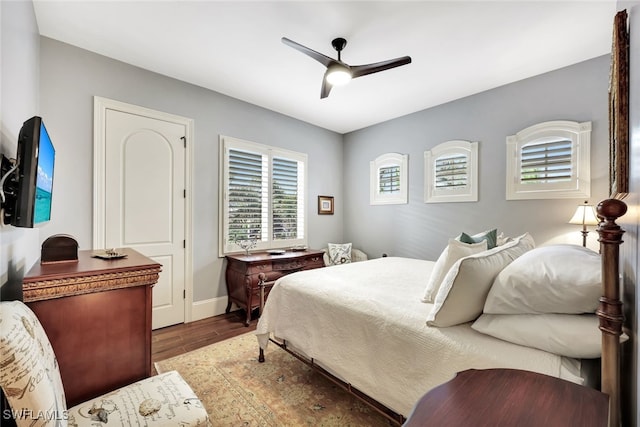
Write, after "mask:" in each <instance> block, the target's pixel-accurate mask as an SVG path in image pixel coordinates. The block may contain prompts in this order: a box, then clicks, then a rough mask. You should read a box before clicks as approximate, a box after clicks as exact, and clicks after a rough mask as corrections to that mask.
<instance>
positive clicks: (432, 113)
mask: <svg viewBox="0 0 640 427" xmlns="http://www.w3.org/2000/svg"><path fill="white" fill-rule="evenodd" d="M498 72H499V71H498ZM608 81H609V56H608V55H607V56H603V57H600V58H596V59H593V60H590V61H586V62H583V63H580V64H577V65H574V66H571V67H567V68H564V69H561V70H557V71H554V72H550V73H547V74H544V75H540V76H536V77H533V78H530V79H527V80H523V81H519V82H516V83H513V84H510V85H507V86H503V87H499V88H497V89H493V90H490V91H487V92H483V93H479V94H476V95H473V96H469V97H467V98H463V99H460V100H456V101H453V102H450V103H447V104H444V105H440V106H437V107H434V108H430V109H427V110H424V111H420V112H417V113H414V114H411V115H407V116H404V117H401V118H398V119H395V120H391V121H388V122H385V123H381V124H378V125H375V126H372V127H369V128H366V129H363V130H360V131H357V132H352V133H349V134H347V135H345V138H344V171H345V172H344V174H345V189H344V193H345V194H346V195H348V198H347V200H346V206H345V219H344V230H345V239H346V240H348V241H353V242H354V245H356V246H357V247H361V248H362V249H363V250H364V251H365V252H367V253H369V254H370V256H380V255H381V254H382V253H387V254H389V255H401V256H410V257H418V258H427V259H436V258H437V257H438V255H439V254H440V252H441V251H442V249H443V248H444V247H445V245H446V243H447V239H448V238H450V237H454V236H456V235H458V234H460V232H461V231H465V232H467V233H476V232H480V231H483V230H486V229H489V228H496V227H497V228H498V230H499V231H503V232H504V233H505V234H506V235H510V236H515V235H519V234H522V233H524V232H529V233H531V235H532V236H533V238H534V239H535V241H536V243H537V244H543V243H549V242H558V241H563V242H569V243H576V244H581V235H580V233H579V228H577V227H576V226H573V225H569V224H567V221H568V220H569V218H570V217H571V215H573V213H574V211H575V209H576V205H577V204H579V203H582V202H583V200H581V199H560V200H523V201H506V200H505V173H506V155H505V153H506V137H507V136H508V135H513V134H515V133H516V132H518V131H520V130H522V129H524V128H526V127H528V126H531V125H533V124H536V123H539V122H543V121H549V120H575V121H580V122H582V121H591V122H592V125H593V127H592V133H591V198H590V202H592V203H597V202H598V201H600V200H601V199H603V198H605V197H606V195H607V194H608V164H607V158H608V142H607V141H608V110H607V93H608ZM452 139H464V140H470V141H479V143H480V144H479V201H478V202H466V203H439V204H425V203H424V202H423V191H424V183H423V180H424V165H423V162H424V160H423V153H424V151H426V150H428V149H431V148H433V147H434V146H436V145H438V144H440V143H442V142H445V141H447V140H452ZM390 151H393V152H400V153H403V154H404V153H406V154H409V203H408V204H406V205H392V206H371V205H369V161H370V160H373V159H374V158H376V157H377V156H379V155H380V154H382V153H386V152H390ZM363 219H366V221H363ZM589 246H591V247H597V240H596V233H594V232H592V233H590V236H589Z"/></svg>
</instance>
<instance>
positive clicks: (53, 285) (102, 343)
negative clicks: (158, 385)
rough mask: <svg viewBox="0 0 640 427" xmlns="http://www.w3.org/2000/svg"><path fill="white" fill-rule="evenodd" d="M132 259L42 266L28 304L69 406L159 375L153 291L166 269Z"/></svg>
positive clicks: (83, 255) (82, 256)
mask: <svg viewBox="0 0 640 427" xmlns="http://www.w3.org/2000/svg"><path fill="white" fill-rule="evenodd" d="M118 252H120V253H123V254H126V255H127V256H126V258H121V259H110V260H103V259H98V258H93V257H92V256H91V255H92V254H93V251H78V261H77V262H73V261H71V262H60V263H54V264H40V263H37V264H36V265H35V266H34V267H33V268H32V269H31V270H30V271H29V272H28V273H27V275H26V276H25V277H24V280H23V299H24V302H25V303H26V304H27V305H28V306H29V307H30V308H31V310H33V312H34V313H35V314H36V316H37V317H38V319H39V320H40V323H42V326H43V327H44V330H45V331H46V333H47V336H48V337H49V340H50V341H51V345H52V347H53V351H54V352H55V354H56V358H57V359H58V365H59V367H60V375H61V376H62V383H63V384H64V388H65V394H66V398H67V405H68V406H72V405H76V404H78V403H81V402H84V401H86V400H88V399H91V398H93V397H96V396H99V395H101V394H104V393H106V392H108V391H111V390H115V389H116V388H119V387H122V386H124V385H127V384H130V383H132V382H135V381H137V380H140V379H142V378H146V377H148V376H150V375H151V373H152V365H151V308H152V301H151V296H152V286H153V285H154V284H155V283H156V282H157V281H158V275H159V273H160V270H161V265H160V264H158V263H156V262H155V261H153V260H151V259H149V258H147V257H145V256H143V255H142V254H140V253H139V252H136V251H134V250H132V249H118Z"/></svg>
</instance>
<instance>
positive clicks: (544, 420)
mask: <svg viewBox="0 0 640 427" xmlns="http://www.w3.org/2000/svg"><path fill="white" fill-rule="evenodd" d="M608 414H609V397H608V396H607V395H606V394H604V393H602V392H600V391H598V390H595V389H592V388H588V387H584V386H581V385H578V384H574V383H572V382H569V381H565V380H561V379H559V378H555V377H550V376H548V375H543V374H538V373H535V372H529V371H522V370H518V369H469V370H466V371H463V372H459V373H458V374H457V375H456V377H455V378H454V379H452V380H451V381H449V382H447V383H444V384H442V385H440V386H438V387H436V388H434V389H433V390H431V391H429V392H428V393H427V394H425V395H424V396H423V397H422V398H421V399H420V400H419V401H418V402H417V403H416V405H415V407H414V409H413V412H412V413H411V415H410V416H409V418H408V419H407V421H406V423H405V424H403V427H429V426H433V427H442V426H469V427H511V426H518V427H540V426H543V427H544V426H546V427H555V426H562V427H573V426H575V427H606V426H607V425H608V422H609V416H608Z"/></svg>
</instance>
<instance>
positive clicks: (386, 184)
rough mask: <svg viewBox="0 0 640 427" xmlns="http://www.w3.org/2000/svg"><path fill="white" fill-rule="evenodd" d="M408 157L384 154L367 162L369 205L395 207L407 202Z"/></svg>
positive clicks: (398, 154)
mask: <svg viewBox="0 0 640 427" xmlns="http://www.w3.org/2000/svg"><path fill="white" fill-rule="evenodd" d="M408 168H409V156H408V155H407V154H400V153H385V154H381V155H380V156H378V157H376V158H375V159H374V160H372V161H371V162H369V203H370V204H372V205H395V204H403V203H407V202H408V194H409V193H408V189H407V176H408Z"/></svg>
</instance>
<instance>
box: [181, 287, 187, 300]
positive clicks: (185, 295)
mask: <svg viewBox="0 0 640 427" xmlns="http://www.w3.org/2000/svg"><path fill="white" fill-rule="evenodd" d="M182 299H187V290H186V289H183V290H182Z"/></svg>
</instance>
